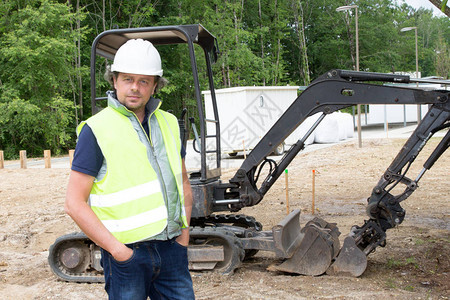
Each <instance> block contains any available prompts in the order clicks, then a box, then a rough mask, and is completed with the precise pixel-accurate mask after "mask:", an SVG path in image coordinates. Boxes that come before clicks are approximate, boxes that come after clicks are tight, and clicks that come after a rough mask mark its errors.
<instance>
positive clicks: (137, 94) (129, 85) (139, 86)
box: [114, 73, 156, 113]
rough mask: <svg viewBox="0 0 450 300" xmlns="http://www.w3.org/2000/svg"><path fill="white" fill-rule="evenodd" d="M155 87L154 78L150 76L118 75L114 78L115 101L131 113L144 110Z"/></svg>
mask: <svg viewBox="0 0 450 300" xmlns="http://www.w3.org/2000/svg"><path fill="white" fill-rule="evenodd" d="M155 87H156V78H155V76H151V75H138V74H129V73H119V74H118V76H117V78H115V77H114V88H115V89H116V94H117V100H119V102H120V103H122V104H123V105H125V107H126V108H128V109H129V110H131V111H133V112H135V113H136V112H139V111H141V110H145V105H146V104H147V102H148V100H149V99H150V96H152V95H153V93H154V91H155Z"/></svg>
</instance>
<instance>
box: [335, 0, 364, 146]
mask: <svg viewBox="0 0 450 300" xmlns="http://www.w3.org/2000/svg"><path fill="white" fill-rule="evenodd" d="M353 8H354V9H355V28H356V71H359V35H358V5H344V6H339V7H338V8H336V11H347V10H351V9H353ZM356 108H357V112H358V118H357V125H356V126H357V130H358V146H359V148H361V147H362V140H361V105H360V104H358V105H356Z"/></svg>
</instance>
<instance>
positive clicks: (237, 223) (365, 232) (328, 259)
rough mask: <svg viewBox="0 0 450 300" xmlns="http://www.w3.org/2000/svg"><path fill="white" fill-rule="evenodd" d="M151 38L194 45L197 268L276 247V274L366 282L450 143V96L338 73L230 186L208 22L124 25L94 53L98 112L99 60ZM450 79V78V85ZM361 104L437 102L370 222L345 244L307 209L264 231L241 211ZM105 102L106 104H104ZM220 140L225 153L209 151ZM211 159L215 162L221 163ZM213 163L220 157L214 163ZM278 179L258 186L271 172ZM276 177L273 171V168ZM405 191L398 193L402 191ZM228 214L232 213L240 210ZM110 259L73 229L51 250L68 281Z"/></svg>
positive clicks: (377, 191)
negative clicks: (207, 105) (208, 107)
mask: <svg viewBox="0 0 450 300" xmlns="http://www.w3.org/2000/svg"><path fill="white" fill-rule="evenodd" d="M133 38H142V39H145V40H149V41H150V42H152V43H153V44H154V45H155V46H157V47H159V46H161V47H162V45H170V46H173V45H176V44H186V45H187V49H188V51H189V57H190V60H191V67H192V74H193V84H192V86H193V87H194V90H195V97H196V101H197V107H198V118H199V120H200V122H199V123H200V124H199V133H198V134H197V141H196V142H194V144H196V145H198V149H196V150H197V151H198V152H199V153H200V156H201V169H200V170H199V171H198V172H193V173H191V174H190V182H191V186H192V190H193V196H194V206H193V212H192V219H191V228H190V245H189V247H188V257H189V264H190V268H191V269H192V270H210V271H219V272H222V273H225V274H227V273H228V274H229V273H232V272H233V271H234V270H235V269H236V268H239V266H240V265H241V263H242V261H243V260H244V259H246V258H249V257H251V256H253V255H255V254H256V253H257V252H258V251H260V250H264V251H271V252H273V253H274V254H275V256H276V257H277V258H278V259H281V260H282V261H283V262H282V263H281V264H280V265H278V266H276V267H274V269H275V270H276V271H280V272H288V273H295V274H303V275H312V276H316V275H321V274H324V273H326V274H345V275H349V276H360V275H361V274H363V272H364V271H365V269H366V266H367V256H368V255H369V254H370V253H372V252H373V251H374V250H375V249H376V248H377V247H378V246H381V247H383V246H385V244H386V231H387V230H388V229H390V228H393V227H395V226H397V225H399V224H401V223H402V221H403V220H404V218H405V215H406V212H405V210H404V209H403V208H402V207H401V205H400V204H401V202H402V201H404V200H406V199H407V198H408V197H409V196H410V195H411V194H412V193H413V192H414V191H415V190H416V189H417V188H418V182H419V180H420V179H421V178H422V176H423V175H424V173H425V172H426V171H427V170H429V169H430V168H431V167H432V166H433V164H434V163H435V162H436V161H437V160H438V159H439V157H440V156H441V155H442V154H443V153H444V152H445V151H446V150H447V149H448V147H449V144H450V131H449V130H448V127H449V125H450V122H449V121H450V101H449V91H446V90H422V89H419V88H406V87H400V86H396V85H389V86H388V85H383V83H411V82H419V81H420V80H425V79H411V78H410V77H409V76H405V75H396V74H383V73H370V72H356V71H347V70H331V71H329V72H326V73H325V74H323V75H322V76H320V77H319V78H317V79H316V80H315V81H313V82H312V83H311V84H310V85H309V86H308V87H307V88H306V89H305V90H304V91H303V92H302V93H301V94H300V96H298V98H297V99H296V100H295V101H293V102H292V104H291V106H290V107H289V108H288V109H287V110H286V111H285V112H284V114H283V115H282V116H281V117H280V118H279V119H278V120H277V121H276V123H275V124H274V125H273V127H272V128H271V129H270V130H269V131H268V132H267V133H266V135H265V136H264V137H262V138H261V140H260V141H259V143H258V144H257V145H256V146H255V147H254V148H253V150H252V151H251V152H250V153H249V154H248V155H247V157H246V159H245V160H244V161H243V163H242V165H241V166H240V167H239V169H238V170H237V171H236V173H235V175H234V176H233V177H232V178H231V179H230V180H229V181H228V182H222V180H221V179H220V176H221V148H220V123H219V117H218V110H217V105H216V97H215V92H214V83H213V73H212V68H211V65H212V63H214V62H215V61H216V59H217V55H218V54H219V51H218V46H217V45H218V44H217V41H216V38H215V37H214V36H213V35H211V34H210V33H209V32H208V31H207V30H206V29H205V28H204V27H203V26H202V25H199V24H196V25H180V26H162V27H147V28H132V29H114V30H109V31H105V32H103V33H101V34H100V35H98V36H97V37H96V39H95V40H94V42H93V45H92V50H91V99H92V112H93V114H95V113H96V112H98V111H99V110H101V109H102V107H104V103H105V97H98V96H97V95H98V94H100V92H99V88H98V87H97V83H96V80H97V76H96V74H97V73H96V68H98V66H99V65H100V64H99V63H98V62H97V58H98V57H100V58H106V59H109V60H112V59H113V58H114V54H115V53H116V51H117V49H118V48H119V47H120V46H121V45H122V44H124V43H125V42H126V41H127V40H128V39H133ZM194 46H195V47H198V46H200V49H202V50H203V53H204V56H205V62H206V64H205V65H206V67H205V69H206V77H205V78H207V80H208V83H209V89H210V91H211V98H212V105H213V112H214V119H206V117H205V111H204V106H203V101H202V96H201V90H200V83H199V74H198V65H197V58H196V54H197V52H198V51H197V52H196V51H195V48H194ZM447 83H448V82H447ZM358 104H398V105H404V104H415V105H422V104H428V105H429V109H428V113H427V114H426V115H425V117H424V118H423V119H422V120H421V122H420V123H419V124H418V126H417V128H416V129H415V131H414V132H413V133H412V135H411V136H410V137H409V139H408V140H407V141H406V143H405V145H404V146H403V147H402V149H401V150H400V152H399V153H398V155H397V156H396V157H395V159H394V160H393V162H392V163H391V165H390V166H388V168H387V169H386V171H385V172H384V174H382V176H381V179H380V180H379V181H378V183H377V184H376V186H375V187H374V188H373V191H372V194H371V195H370V196H369V197H368V203H367V215H368V220H365V221H364V224H362V225H361V226H357V225H355V226H353V227H352V229H351V232H350V233H349V234H348V236H346V237H345V239H344V242H343V245H342V247H341V246H340V241H339V235H340V232H339V230H338V227H337V226H336V224H333V223H328V222H326V221H325V220H323V219H320V218H314V219H312V220H311V221H309V222H307V223H306V224H305V225H304V226H303V227H301V226H300V211H299V210H294V211H292V212H291V213H290V214H289V215H288V216H286V217H285V218H284V219H283V220H281V221H280V222H279V224H278V225H276V226H274V227H273V228H272V229H271V230H267V231H264V230H263V229H262V225H261V223H260V222H258V221H257V220H256V219H255V218H254V217H251V216H246V215H243V214H236V213H237V212H239V210H240V209H241V208H243V207H249V206H254V205H257V204H258V203H260V202H261V200H262V199H263V197H264V195H265V194H266V193H267V191H268V190H269V189H270V188H271V187H272V185H273V184H274V183H275V182H276V180H277V179H278V178H279V177H280V175H282V173H283V172H284V170H285V169H286V168H287V167H288V165H289V164H290V163H291V161H292V160H293V159H294V157H295V156H296V155H297V153H299V152H300V151H301V150H303V149H304V148H305V141H306V139H307V138H308V137H309V136H310V135H311V133H312V132H313V131H314V129H315V128H316V127H317V126H318V124H319V123H320V122H321V121H322V120H323V119H324V118H326V117H327V115H329V114H331V113H332V112H335V111H338V110H340V109H344V108H346V107H350V106H353V105H358ZM102 105H103V106H102ZM316 113H319V115H320V117H319V118H318V119H317V121H316V122H315V123H314V124H313V126H312V127H311V128H310V129H309V130H308V131H307V133H306V134H305V136H304V137H302V138H301V139H299V140H298V141H297V142H296V143H295V144H293V145H292V146H291V147H290V148H289V149H288V150H287V152H286V153H285V154H284V155H283V156H282V158H281V160H280V161H279V162H275V161H274V160H272V159H270V158H268V156H269V155H270V154H271V153H272V152H273V151H274V149H275V148H276V147H277V146H278V145H280V144H281V143H282V142H283V141H284V140H285V139H286V138H287V137H288V136H289V135H290V134H291V133H292V132H293V131H294V130H295V129H296V128H297V127H298V126H299V125H300V124H302V122H304V121H305V119H306V118H307V117H309V116H312V115H313V114H316ZM207 122H210V123H212V124H213V125H214V127H215V134H210V133H208V134H207V133H206V123H207ZM179 124H180V129H181V133H182V140H183V143H184V144H185V145H186V140H187V132H186V126H185V125H186V124H185V120H184V114H183V118H181V119H180V121H179ZM441 130H442V131H446V133H445V134H444V136H443V138H442V139H441V140H440V142H439V144H438V145H437V146H436V148H435V149H434V151H433V152H432V153H431V155H430V156H429V158H428V159H427V160H426V162H425V164H424V165H423V169H422V171H421V172H420V173H419V174H417V176H416V177H415V178H410V177H408V174H407V172H408V170H409V169H410V166H411V165H412V164H413V163H414V161H415V159H416V157H417V156H418V154H419V152H420V151H421V150H422V148H423V147H424V145H425V144H426V143H427V142H428V141H429V139H430V138H431V137H432V136H433V135H434V134H435V133H436V132H438V131H441ZM208 141H213V142H214V143H215V145H216V147H215V149H212V150H211V149H210V147H207V146H206V145H207V143H208ZM207 155H209V156H213V157H215V163H214V165H213V166H212V167H211V166H210V164H209V165H208V164H207ZM208 160H210V159H208ZM264 166H266V169H267V166H268V169H269V170H268V175H267V176H266V177H265V178H264V179H263V180H262V182H261V183H258V179H259V177H260V175H261V170H262V168H263V167H264ZM266 173H267V172H266ZM396 186H398V187H403V188H404V190H403V189H402V188H400V190H403V192H401V193H399V194H396V195H394V194H392V193H393V188H394V187H396ZM218 212H230V213H231V214H226V213H219V214H217V213H218ZM100 258H101V253H100V249H99V247H98V246H97V245H95V244H94V243H93V242H92V241H91V240H90V239H89V238H88V237H86V235H84V234H83V233H72V234H67V235H64V236H61V237H59V238H57V239H56V241H55V242H54V244H53V245H51V247H50V249H49V257H48V262H49V264H50V267H51V269H52V271H53V272H54V274H55V275H56V276H57V277H58V278H60V279H62V280H65V281H72V282H101V281H103V280H104V279H103V274H102V272H103V269H102V267H101V265H100Z"/></svg>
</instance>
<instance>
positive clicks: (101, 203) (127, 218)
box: [78, 107, 186, 244]
mask: <svg viewBox="0 0 450 300" xmlns="http://www.w3.org/2000/svg"><path fill="white" fill-rule="evenodd" d="M155 113H156V112H155ZM159 114H160V115H161V116H160V118H161V117H162V118H163V119H164V120H166V119H167V120H170V119H171V118H170V117H173V118H174V119H175V123H174V122H173V120H171V121H168V122H165V124H160V127H161V131H162V135H163V139H164V143H165V147H166V149H167V155H168V158H169V162H170V165H171V169H172V172H173V174H174V176H175V178H177V180H176V182H177V187H178V193H179V195H180V204H181V205H183V203H184V199H183V193H182V181H179V180H178V177H179V176H180V175H181V163H180V150H179V147H180V146H178V145H177V144H176V136H177V134H175V136H173V135H172V134H170V136H167V134H168V133H170V132H176V133H178V140H179V131H178V122H177V120H176V118H175V117H174V116H172V115H170V114H168V113H165V112H164V113H158V115H159ZM166 114H167V115H170V117H167V116H166ZM160 118H158V122H159V121H160ZM86 123H87V124H88V125H89V127H90V128H91V129H92V132H93V133H94V135H95V137H96V139H97V142H98V145H99V147H100V149H101V150H102V153H103V156H104V158H105V161H106V165H107V172H106V175H105V176H104V178H102V179H101V180H100V181H97V180H96V181H94V184H93V187H92V190H91V195H90V198H89V201H90V205H91V208H92V210H93V211H94V213H95V214H96V215H97V217H98V218H99V219H100V221H102V223H103V224H104V225H105V227H106V228H107V229H108V230H109V231H110V232H111V233H112V234H113V235H114V236H115V237H116V238H117V239H118V240H119V241H121V242H122V243H125V244H127V243H133V242H137V241H141V240H144V239H148V238H150V237H152V236H155V235H157V234H159V233H160V232H162V231H163V230H164V228H165V227H166V226H167V208H166V206H165V203H164V198H163V194H162V192H161V189H160V183H159V180H158V178H157V175H156V173H155V171H154V170H153V168H152V166H151V164H150V162H149V160H148V157H147V148H146V146H145V145H144V144H143V143H142V142H141V141H140V140H139V136H138V134H137V132H136V130H135V128H133V124H132V122H131V121H130V120H129V119H128V117H127V116H125V115H123V114H121V113H119V112H116V111H115V110H114V109H113V108H109V107H108V108H105V109H103V110H102V111H101V112H100V113H98V114H96V115H95V116H93V117H91V118H89V119H88V120H87V121H86ZM83 125H84V123H82V124H80V126H79V127H78V132H80V131H81V128H82V126H83ZM172 126H175V127H172ZM166 127H171V128H166ZM140 130H141V128H140ZM117 141H120V142H117ZM166 141H167V142H166ZM173 143H174V144H173ZM171 146H173V147H171ZM177 146H178V147H177ZM172 148H175V149H172ZM169 149H170V150H169ZM177 151H178V152H177ZM174 154H175V155H174ZM178 164H179V167H177V165H178ZM183 207H184V205H183ZM180 218H181V219H182V221H183V223H184V224H186V222H185V219H186V218H185V217H184V218H183V216H180Z"/></svg>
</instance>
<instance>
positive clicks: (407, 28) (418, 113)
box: [400, 27, 422, 124]
mask: <svg viewBox="0 0 450 300" xmlns="http://www.w3.org/2000/svg"><path fill="white" fill-rule="evenodd" d="M410 30H414V31H415V33H416V79H419V50H418V48H417V27H404V28H402V29H400V31H401V32H405V31H410ZM416 87H419V83H418V82H416ZM420 110H421V108H420V104H417V124H419V122H420V120H421V118H422V114H421V111H420Z"/></svg>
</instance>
